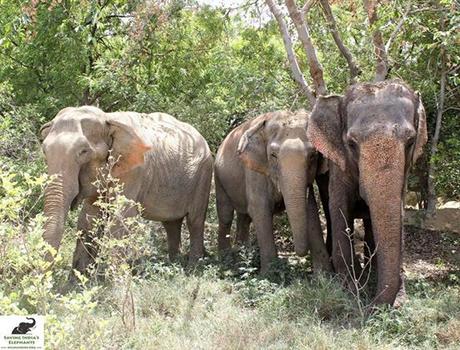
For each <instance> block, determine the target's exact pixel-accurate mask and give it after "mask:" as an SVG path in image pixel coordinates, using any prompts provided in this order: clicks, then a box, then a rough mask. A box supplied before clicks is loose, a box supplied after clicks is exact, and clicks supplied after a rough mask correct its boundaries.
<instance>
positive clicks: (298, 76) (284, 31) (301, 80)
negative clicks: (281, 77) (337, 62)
mask: <svg viewBox="0 0 460 350" xmlns="http://www.w3.org/2000/svg"><path fill="white" fill-rule="evenodd" d="M265 2H266V3H267V5H268V7H269V8H270V11H271V12H272V14H273V16H275V19H276V21H277V22H278V27H279V29H280V32H281V36H282V38H283V43H284V48H285V49H286V53H287V57H288V61H289V65H290V67H291V71H292V75H293V77H294V80H295V81H296V82H297V84H299V86H300V88H301V89H302V91H303V92H304V93H305V95H306V96H307V98H308V101H309V102H310V105H311V108H313V106H314V105H315V103H316V97H315V95H314V94H313V91H312V90H311V88H310V86H309V85H308V84H307V82H306V80H305V77H304V75H303V74H302V71H301V70H300V67H299V64H298V62H297V57H296V55H295V53H294V49H293V47H292V39H291V36H290V35H289V30H288V27H287V25H286V22H285V21H284V19H283V14H282V13H281V10H280V8H279V7H278V6H277V5H276V4H275V2H274V1H273V0H265Z"/></svg>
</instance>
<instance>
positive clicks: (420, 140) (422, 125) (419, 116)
mask: <svg viewBox="0 0 460 350" xmlns="http://www.w3.org/2000/svg"><path fill="white" fill-rule="evenodd" d="M415 94H416V96H417V102H416V103H417V106H416V107H417V109H416V112H415V117H414V121H415V123H416V125H415V126H416V130H417V138H416V139H415V147H414V151H413V154H412V164H415V162H416V161H417V159H418V158H419V157H420V156H421V155H422V153H423V147H424V146H425V145H426V142H427V140H428V134H427V129H426V114H425V108H424V107H423V103H422V97H421V96H420V93H419V92H418V91H417V92H416V93H415Z"/></svg>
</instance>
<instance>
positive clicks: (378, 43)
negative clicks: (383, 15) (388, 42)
mask: <svg viewBox="0 0 460 350" xmlns="http://www.w3.org/2000/svg"><path fill="white" fill-rule="evenodd" d="M363 2H364V9H365V10H366V12H367V17H368V19H369V26H370V27H372V26H374V25H375V24H376V22H377V20H378V17H377V0H363ZM372 42H373V44H374V52H375V59H376V61H377V62H376V66H375V78H374V81H383V80H385V79H386V77H387V75H388V56H387V52H386V50H385V45H384V44H383V38H382V33H381V32H380V30H379V29H378V28H375V29H374V31H373V33H372Z"/></svg>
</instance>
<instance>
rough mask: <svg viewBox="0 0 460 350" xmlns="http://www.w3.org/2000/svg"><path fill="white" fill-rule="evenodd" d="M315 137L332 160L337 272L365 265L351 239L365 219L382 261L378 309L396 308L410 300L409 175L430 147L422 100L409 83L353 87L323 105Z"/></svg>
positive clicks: (371, 250)
mask: <svg viewBox="0 0 460 350" xmlns="http://www.w3.org/2000/svg"><path fill="white" fill-rule="evenodd" d="M308 137H309V139H310V140H311V142H312V143H313V145H314V146H315V147H316V149H317V150H318V151H319V152H321V153H322V154H323V155H324V156H325V157H326V158H328V159H329V169H330V179H329V211H330V217H331V227H332V260H333V265H334V268H335V270H336V272H338V273H340V274H342V275H345V276H348V277H350V276H349V274H350V270H351V269H352V265H353V266H355V267H356V266H357V265H358V264H353V260H354V259H355V256H354V253H353V247H352V239H351V238H350V237H349V236H347V234H345V233H346V232H347V231H348V230H347V228H349V229H350V228H351V229H352V228H353V220H354V219H355V218H357V217H359V218H363V222H364V228H365V240H366V242H367V247H368V249H367V256H368V257H371V256H375V257H376V265H377V266H376V267H377V291H376V296H375V298H374V304H394V303H395V300H396V299H397V296H398V295H400V296H403V295H404V279H403V274H402V248H403V236H402V229H403V221H402V220H403V205H404V193H405V188H406V182H407V176H408V171H409V168H410V166H411V164H413V163H414V162H415V161H416V160H417V158H418V157H419V156H420V155H421V154H422V151H423V146H424V145H425V144H426V142H427V129H426V117H425V110H424V108H423V104H422V101H421V98H420V96H419V94H418V93H416V92H414V91H413V90H411V89H410V88H409V87H408V86H407V85H406V84H405V83H403V82H401V81H385V82H380V83H375V84H372V83H360V84H356V85H353V86H351V87H349V88H348V90H347V91H346V93H345V95H344V96H337V95H334V96H325V97H320V98H319V99H318V101H317V103H316V105H315V107H314V109H313V111H312V116H311V119H310V123H309V125H308ZM348 232H349V231H348ZM398 301H399V299H398Z"/></svg>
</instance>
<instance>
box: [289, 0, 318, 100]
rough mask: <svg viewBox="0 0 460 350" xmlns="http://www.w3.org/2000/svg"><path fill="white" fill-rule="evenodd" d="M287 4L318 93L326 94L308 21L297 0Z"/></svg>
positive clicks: (290, 0) (291, 0)
mask: <svg viewBox="0 0 460 350" xmlns="http://www.w3.org/2000/svg"><path fill="white" fill-rule="evenodd" d="M285 2H286V6H287V8H288V12H289V16H290V17H291V19H292V21H293V22H294V25H295V27H296V29H297V33H298V34H299V39H300V41H301V42H302V45H303V47H304V50H305V53H306V55H307V60H308V66H309V68H310V74H311V77H312V78H313V83H314V84H315V90H316V93H317V94H319V95H326V93H327V90H326V84H325V83H324V78H323V67H322V66H321V64H320V63H319V61H318V57H317V56H316V49H315V47H314V46H313V43H312V41H311V38H310V32H309V29H308V25H307V22H306V21H305V17H304V15H303V13H302V12H301V11H299V8H298V7H297V4H296V2H295V0H285Z"/></svg>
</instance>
